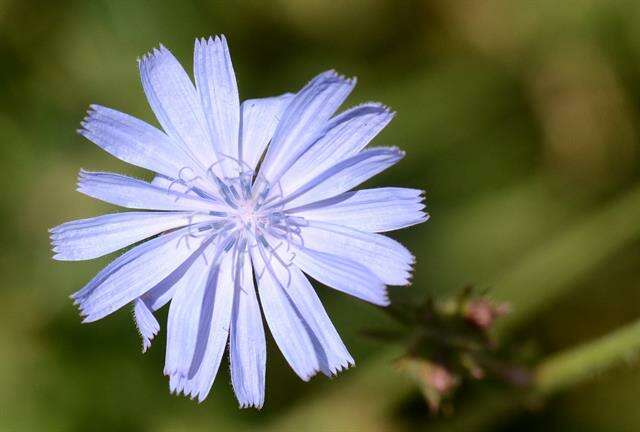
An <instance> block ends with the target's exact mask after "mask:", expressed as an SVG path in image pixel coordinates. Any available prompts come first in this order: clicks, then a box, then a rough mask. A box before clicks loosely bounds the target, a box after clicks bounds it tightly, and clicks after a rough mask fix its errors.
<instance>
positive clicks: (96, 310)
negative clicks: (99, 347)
mask: <svg viewBox="0 0 640 432" xmlns="http://www.w3.org/2000/svg"><path fill="white" fill-rule="evenodd" d="M192 228H194V227H189V228H182V229H179V230H177V231H173V232H171V233H169V234H164V235H161V236H159V237H156V238H154V239H152V240H149V241H147V242H145V243H142V244H141V245H139V246H137V247H135V248H133V249H131V250H129V251H128V252H126V253H124V254H123V255H121V256H120V257H118V258H117V259H115V260H114V261H113V262H111V264H109V265H108V266H107V267H105V268H104V269H103V270H102V271H101V272H100V273H98V274H97V275H96V276H95V277H94V278H93V279H92V280H91V281H90V282H89V283H88V284H87V285H86V286H85V287H84V288H82V289H81V290H80V291H78V292H76V293H75V294H74V295H73V296H72V297H73V298H74V300H75V302H76V304H77V305H78V307H79V309H80V312H81V315H82V316H83V317H84V322H92V321H97V320H99V319H101V318H104V317H105V316H107V315H109V314H110V313H112V312H114V311H116V310H118V309H120V308H121V307H122V306H124V305H126V304H127V303H129V302H131V301H133V300H134V299H136V298H138V297H140V296H141V295H143V294H144V293H145V292H147V291H149V290H150V289H151V288H153V287H154V286H156V285H157V284H159V283H161V282H162V281H163V280H164V279H166V278H168V277H171V275H172V273H173V272H174V271H177V272H181V271H184V270H185V269H186V268H188V266H189V265H190V261H191V260H190V259H189V258H190V257H191V256H192V255H194V254H196V253H197V252H198V251H199V248H200V246H201V244H202V242H203V241H205V237H191V236H190V234H191V232H192V231H191V230H192Z"/></svg>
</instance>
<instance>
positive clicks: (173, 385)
mask: <svg viewBox="0 0 640 432" xmlns="http://www.w3.org/2000/svg"><path fill="white" fill-rule="evenodd" d="M169 392H170V393H171V394H173V395H176V396H180V395H184V396H185V397H188V398H189V399H191V400H195V401H197V402H198V403H199V404H200V403H202V402H204V400H205V399H206V398H207V396H208V394H209V392H208V391H207V392H206V393H204V392H203V391H200V390H198V388H197V387H196V386H195V385H194V381H192V380H190V379H189V378H188V377H186V376H184V375H181V374H173V375H169Z"/></svg>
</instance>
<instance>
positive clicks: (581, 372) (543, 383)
mask: <svg viewBox="0 0 640 432" xmlns="http://www.w3.org/2000/svg"><path fill="white" fill-rule="evenodd" d="M638 351H640V320H638V321H636V322H634V323H631V324H628V325H626V326H624V327H622V328H621V329H618V330H616V331H614V332H612V333H609V334H607V335H605V336H602V337H601V338H599V339H596V340H594V341H590V342H586V343H584V344H583V345H580V346H578V347H575V348H571V349H568V350H566V351H563V352H560V353H558V354H555V355H553V356H551V357H549V358H547V359H546V360H544V361H543V362H542V363H541V364H540V366H539V367H538V368H537V372H536V378H535V390H536V391H538V392H539V393H541V394H543V395H548V394H552V393H556V392H558V391H561V390H564V389H567V388H570V387H572V386H574V385H576V384H579V383H581V382H583V381H586V380H588V379H590V378H591V377H593V376H594V375H596V374H598V373H600V372H602V371H604V370H606V369H609V368H611V367H614V366H616V365H618V364H620V363H623V362H625V361H631V360H633V359H634V358H635V356H636V355H637V353H638Z"/></svg>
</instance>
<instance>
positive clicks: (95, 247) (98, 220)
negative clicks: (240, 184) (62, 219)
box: [51, 212, 215, 261]
mask: <svg viewBox="0 0 640 432" xmlns="http://www.w3.org/2000/svg"><path fill="white" fill-rule="evenodd" d="M208 220H211V221H212V220H215V219H214V218H213V217H212V216H208V215H203V214H193V213H185V212H128V213H115V214H108V215H103V216H98V217H93V218H89V219H80V220H76V221H71V222H67V223H64V224H62V225H59V226H57V227H55V228H53V229H52V230H51V241H52V244H53V251H54V252H56V254H55V255H54V256H53V258H54V259H56V260H61V261H76V260H86V259H92V258H97V257H100V256H103V255H106V254H108V253H111V252H114V251H117V250H118V249H122V248H124V247H127V246H130V245H132V244H134V243H137V242H139V241H140V240H144V239H146V238H148V237H151V236H153V235H156V234H159V233H161V232H163V231H168V230H171V229H174V228H179V227H182V226H185V225H190V224H193V223H199V222H205V221H208Z"/></svg>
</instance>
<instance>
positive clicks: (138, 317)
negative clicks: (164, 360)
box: [133, 298, 160, 353]
mask: <svg viewBox="0 0 640 432" xmlns="http://www.w3.org/2000/svg"><path fill="white" fill-rule="evenodd" d="M133 316H134V318H135V321H136V327H138V331H139V332H140V336H142V352H143V353H144V352H146V351H147V350H148V349H149V347H150V346H151V341H152V340H153V338H154V337H155V335H156V334H158V332H159V331H160V323H158V320H157V319H156V317H154V316H153V311H152V310H151V309H150V308H149V306H148V305H147V304H146V303H145V302H144V300H142V299H141V298H138V299H136V300H135V302H134V308H133Z"/></svg>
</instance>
